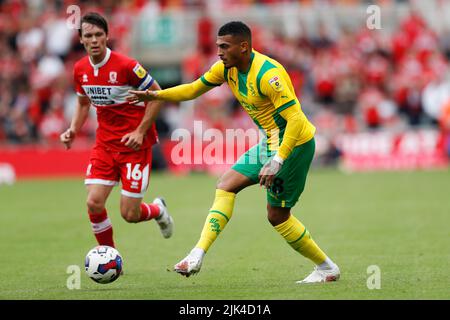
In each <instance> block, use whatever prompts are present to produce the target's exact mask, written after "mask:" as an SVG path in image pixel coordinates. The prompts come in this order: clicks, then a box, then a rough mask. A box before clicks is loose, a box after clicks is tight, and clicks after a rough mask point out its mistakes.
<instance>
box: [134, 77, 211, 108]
mask: <svg viewBox="0 0 450 320" xmlns="http://www.w3.org/2000/svg"><path fill="white" fill-rule="evenodd" d="M212 88H214V87H213V86H208V85H206V84H204V83H203V82H202V81H201V80H200V79H197V80H195V81H194V82H191V83H188V84H181V85H179V86H176V87H172V88H169V89H164V90H159V91H153V90H146V91H135V90H130V91H128V93H130V95H128V96H127V97H126V100H127V101H128V102H129V103H132V104H135V103H139V102H142V101H144V102H146V101H153V100H163V101H173V102H180V101H186V100H192V99H195V98H197V97H199V96H201V95H202V94H204V93H205V92H207V91H209V90H211V89H212Z"/></svg>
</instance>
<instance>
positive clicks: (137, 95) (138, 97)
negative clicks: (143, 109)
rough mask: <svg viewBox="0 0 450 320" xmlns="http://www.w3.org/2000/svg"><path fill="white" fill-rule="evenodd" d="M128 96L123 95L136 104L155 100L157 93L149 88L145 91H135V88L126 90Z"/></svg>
mask: <svg viewBox="0 0 450 320" xmlns="http://www.w3.org/2000/svg"><path fill="white" fill-rule="evenodd" d="M128 93H129V94H130V95H129V96H126V97H125V100H127V101H128V102H129V103H131V104H136V103H139V102H142V101H152V100H156V96H157V93H156V91H151V90H145V91H135V90H128Z"/></svg>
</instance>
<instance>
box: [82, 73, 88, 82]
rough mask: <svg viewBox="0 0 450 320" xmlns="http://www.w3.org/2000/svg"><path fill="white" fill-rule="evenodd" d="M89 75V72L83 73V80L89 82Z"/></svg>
mask: <svg viewBox="0 0 450 320" xmlns="http://www.w3.org/2000/svg"><path fill="white" fill-rule="evenodd" d="M88 81H89V80H88V76H87V74H83V82H88Z"/></svg>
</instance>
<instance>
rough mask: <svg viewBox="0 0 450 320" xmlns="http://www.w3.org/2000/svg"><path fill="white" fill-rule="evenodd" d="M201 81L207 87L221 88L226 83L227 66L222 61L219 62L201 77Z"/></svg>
mask: <svg viewBox="0 0 450 320" xmlns="http://www.w3.org/2000/svg"><path fill="white" fill-rule="evenodd" d="M200 80H201V81H202V82H203V83H204V84H205V85H207V86H220V85H221V84H222V83H224V82H225V66H224V65H223V62H222V61H217V62H216V63H214V64H213V65H212V66H211V68H210V69H209V70H208V71H207V72H205V74H204V75H203V76H201V78H200Z"/></svg>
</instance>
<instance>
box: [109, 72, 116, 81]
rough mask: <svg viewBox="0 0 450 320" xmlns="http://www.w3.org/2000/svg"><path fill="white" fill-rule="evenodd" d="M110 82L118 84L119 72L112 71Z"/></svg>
mask: <svg viewBox="0 0 450 320" xmlns="http://www.w3.org/2000/svg"><path fill="white" fill-rule="evenodd" d="M108 82H109V83H117V72H115V71H111V72H110V73H109V80H108Z"/></svg>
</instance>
